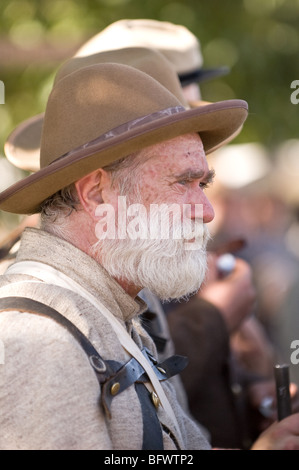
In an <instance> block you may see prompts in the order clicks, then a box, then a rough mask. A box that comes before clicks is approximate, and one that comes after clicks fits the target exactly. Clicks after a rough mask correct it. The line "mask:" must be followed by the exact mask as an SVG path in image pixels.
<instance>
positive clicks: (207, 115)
mask: <svg viewBox="0 0 299 470" xmlns="http://www.w3.org/2000/svg"><path fill="white" fill-rule="evenodd" d="M247 114H248V105H247V103H246V101H243V100H227V101H221V102H217V103H213V104H210V105H206V106H201V107H198V108H194V109H188V110H185V111H182V112H179V113H176V114H173V115H169V116H167V117H163V118H160V119H155V120H153V121H150V122H148V123H146V124H143V125H140V126H138V127H135V128H133V129H129V130H127V131H126V132H124V133H123V134H120V135H116V136H114V137H111V138H109V139H108V140H103V141H98V142H97V143H95V144H94V145H90V146H88V147H87V148H84V146H83V147H80V148H79V149H75V150H73V151H72V152H70V153H69V154H68V155H67V156H64V157H61V158H59V159H58V160H56V161H54V162H53V163H51V164H50V165H49V166H47V167H45V168H42V169H40V170H39V171H37V172H36V173H33V174H31V175H29V176H28V177H27V178H24V179H22V180H21V181H18V182H17V183H15V184H14V185H12V186H11V187H9V188H7V189H6V190H5V191H3V192H2V193H0V209H1V210H4V211H7V212H12V213H16V214H32V213H36V212H39V211H40V206H41V204H42V202H43V201H44V200H45V199H47V198H48V197H49V196H51V195H52V194H54V193H56V192H57V191H59V190H60V189H62V188H64V187H66V186H68V185H69V184H71V183H74V182H75V181H77V180H79V179H80V178H82V177H83V176H85V175H87V174H88V173H91V172H92V171H94V170H96V169H97V168H102V167H104V166H105V165H108V164H109V163H112V162H113V161H116V160H118V159H120V158H122V157H125V156H127V155H129V154H131V153H133V152H136V151H138V150H141V149H142V148H145V147H148V146H150V145H153V144H156V143H159V142H162V141H166V140H169V139H172V138H175V137H178V136H180V135H183V134H187V133H191V132H197V133H199V135H200V137H201V139H202V141H203V145H204V148H205V152H206V153H207V154H208V153H211V152H213V151H214V150H215V149H216V148H219V146H221V144H222V143H223V144H224V143H226V142H227V141H228V139H229V137H230V136H231V135H234V134H235V133H236V131H237V130H238V129H239V128H240V126H242V124H243V123H244V121H245V120H246V118H247Z"/></svg>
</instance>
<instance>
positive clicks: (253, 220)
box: [0, 0, 299, 383]
mask: <svg viewBox="0 0 299 470" xmlns="http://www.w3.org/2000/svg"><path fill="white" fill-rule="evenodd" d="M134 18H150V19H157V20H161V21H169V22H172V23H176V24H181V25H184V26H186V27H187V28H188V29H190V30H191V31H192V32H193V33H194V34H195V35H196V36H197V37H198V38H199V40H200V43H201V49H202V54H203V58H204V66H205V67H206V68H208V67H218V66H222V65H224V66H228V67H230V69H231V71H230V73H229V74H228V75H226V76H223V77H221V78H218V79H215V80H212V81H208V82H203V83H202V84H201V92H202V96H203V99H205V100H207V101H219V100H225V99H232V98H241V99H245V100H246V101H247V102H248V103H249V110H250V114H249V117H248V120H247V122H246V124H245V126H244V129H243V131H242V132H241V134H240V135H239V136H237V138H236V139H235V141H234V145H238V146H240V147H234V148H235V149H237V152H235V153H236V155H237V159H236V160H234V158H232V159H230V160H229V161H228V163H225V164H224V168H223V164H222V166H221V164H220V166H219V162H218V163H217V159H215V161H214V163H213V164H214V165H215V167H216V175H218V176H219V178H218V183H217V185H216V186H215V188H214V189H213V190H212V192H211V198H212V199H213V202H214V203H215V207H216V211H217V217H216V219H215V223H214V226H213V228H212V231H214V236H215V240H216V241H217V240H218V239H219V240H220V239H225V238H230V237H234V236H237V235H238V236H241V237H245V238H246V240H247V248H246V250H247V251H246V250H245V251H244V253H241V255H242V256H244V257H245V258H246V259H248V260H249V261H250V262H251V263H252V265H253V267H254V270H255V271H254V272H255V278H256V282H257V285H258V287H259V291H260V292H261V294H260V299H259V305H260V308H259V311H257V312H256V313H257V314H258V315H259V316H260V318H261V319H262V320H263V322H264V324H265V325H266V327H267V328H269V331H270V330H271V328H272V317H276V316H277V317H278V318H281V310H282V309H283V310H284V311H286V310H287V309H288V308H289V307H290V305H291V304H290V301H289V299H291V297H289V293H291V292H293V297H292V299H295V300H292V302H293V303H292V305H293V306H294V307H293V308H294V309H296V308H297V300H296V295H297V296H298V292H299V288H298V285H299V284H298V282H299V281H298V262H299V244H298V240H299V228H298V227H299V225H298V218H299V209H298V208H299V192H298V188H299V165H298V152H299V145H298V142H297V139H298V138H299V104H298V105H296V104H293V103H292V102H291V94H292V93H293V92H294V89H292V88H291V84H292V82H293V81H294V80H299V64H298V62H299V61H298V55H299V28H298V26H299V0H262V1H261V0H239V1H235V0H226V1H225V2H224V1H221V0H209V2H207V1H203V0H176V1H174V0H162V1H161V0H143V1H140V0H85V1H84V2H83V1H81V0H51V1H49V0H1V13H0V80H1V81H2V82H3V83H4V85H5V103H4V104H0V156H2V157H3V145H4V142H5V139H6V138H7V136H8V134H9V133H10V132H11V131H12V130H13V129H14V127H15V126H16V125H17V124H19V123H20V122H21V121H23V120H25V119H27V118H29V117H31V116H34V115H35V114H38V113H40V112H42V111H44V109H45V105H46V101H47V98H48V95H49V92H50V89H51V87H52V83H53V78H54V75H55V72H56V70H57V68H58V66H59V65H60V64H61V63H62V62H63V61H64V60H66V59H68V58H70V57H71V56H72V55H73V54H74V53H75V52H76V51H77V50H78V48H79V47H80V46H81V45H82V44H83V43H84V42H85V41H87V40H88V39H89V38H90V37H92V36H93V35H95V34H96V33H98V32H99V31H101V30H102V29H104V28H105V27H106V26H108V25H109V24H110V23H112V22H115V21H117V20H120V19H134ZM297 97H298V98H299V92H298V95H297ZM248 143H249V144H253V146H251V147H250V148H248V147H247V144H248ZM243 145H244V146H245V147H242V146H243ZM243 151H244V152H245V153H244V155H245V154H246V155H249V164H248V165H249V166H247V164H245V163H244V165H243V167H242V168H239V167H238V166H237V164H238V163H239V162H240V161H241V160H240V158H238V156H240V155H241V154H242V152H243ZM1 154H2V155H1ZM252 155H254V159H253V158H252ZM1 160H2V163H3V166H2V167H1V168H0V171H1V178H0V183H1V184H0V189H3V188H4V187H6V186H7V185H8V184H10V182H11V180H10V178H12V179H14V178H18V177H20V176H22V174H20V171H16V172H15V173H14V174H13V175H12V172H11V168H10V170H9V171H6V162H5V161H4V159H3V158H0V161H1ZM242 161H243V160H242ZM253 161H254V162H255V163H254V165H255V166H254V167H253V166H252V162H253ZM222 162H226V160H225V159H224V157H223V158H222ZM244 162H248V160H246V159H244ZM217 165H218V166H217ZM232 175H240V178H237V181H235V178H232ZM244 175H245V178H244ZM0 216H1V217H0V224H1V226H0V228H1V230H2V231H1V232H0V233H1V235H2V234H3V236H4V237H5V236H6V235H7V233H8V232H9V230H11V229H12V228H13V227H15V225H16V224H17V223H18V222H19V218H18V217H16V216H11V215H9V214H4V213H2V214H1V213H0ZM294 296H295V297H294ZM285 302H286V303H287V306H285ZM298 302H299V300H298ZM291 315H292V316H291ZM290 316H291V318H292V319H293V318H295V320H294V322H295V323H296V322H297V319H296V315H295V316H294V311H292V313H290ZM270 317H271V318H270ZM292 321H293V320H292ZM298 323H299V322H298ZM288 325H289V326H290V325H291V320H290V321H289V323H288ZM279 328H280V327H279ZM293 328H294V327H293ZM296 328H297V323H296ZM297 329H298V335H297V336H298V338H297V339H299V327H298V328H297ZM270 334H272V332H271V331H270ZM286 334H287V333H286ZM287 344H288V345H289V344H290V343H289V339H287ZM285 352H286V354H285V357H286V359H288V358H289V346H288V347H287V349H285ZM298 368H299V366H298ZM296 371H297V368H296ZM298 375H299V374H298ZM298 383H299V377H298Z"/></svg>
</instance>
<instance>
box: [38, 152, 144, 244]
mask: <svg viewBox="0 0 299 470" xmlns="http://www.w3.org/2000/svg"><path fill="white" fill-rule="evenodd" d="M138 156H139V152H136V153H134V154H131V155H129V156H127V157H123V158H121V159H119V160H117V161H115V162H113V163H111V164H109V165H106V166H104V167H103V169H104V170H105V171H107V172H109V173H110V174H111V179H112V181H111V186H112V187H117V188H118V190H119V192H120V195H126V194H129V193H130V194H131V193H132V192H134V193H135V194H137V191H138V188H137V186H136V179H135V178H136V176H137V175H136V173H137V170H138V168H139V167H140V165H141V163H142V162H141V160H140V159H139V158H138ZM134 181H135V182H134ZM80 209H81V204H80V201H79V197H78V194H77V190H76V187H75V183H72V184H70V185H69V186H66V187H65V188H63V189H61V190H60V191H58V192H56V193H55V194H53V195H52V196H50V197H49V198H48V199H46V200H45V201H44V202H43V203H42V205H41V228H42V229H43V230H46V231H49V232H52V233H53V232H55V233H56V234H57V235H59V233H58V232H61V233H60V236H62V231H63V225H64V224H65V221H66V218H67V217H69V216H70V215H71V214H72V212H73V211H78V210H80ZM62 238H64V237H63V236H62Z"/></svg>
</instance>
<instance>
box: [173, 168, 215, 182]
mask: <svg viewBox="0 0 299 470" xmlns="http://www.w3.org/2000/svg"><path fill="white" fill-rule="evenodd" d="M172 176H173V177H174V178H175V179H176V180H184V179H186V180H197V179H204V180H205V181H207V182H209V183H211V182H212V181H213V179H214V177H215V170H213V169H211V170H209V171H208V172H205V171H204V170H199V171H194V170H186V171H184V172H183V173H177V174H174V175H172Z"/></svg>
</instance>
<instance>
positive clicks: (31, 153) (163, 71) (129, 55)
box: [4, 47, 242, 172]
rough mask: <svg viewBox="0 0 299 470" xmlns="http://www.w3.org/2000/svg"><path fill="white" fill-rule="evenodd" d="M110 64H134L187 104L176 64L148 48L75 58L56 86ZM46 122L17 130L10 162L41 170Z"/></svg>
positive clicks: (36, 119) (10, 142)
mask: <svg viewBox="0 0 299 470" xmlns="http://www.w3.org/2000/svg"><path fill="white" fill-rule="evenodd" d="M109 62H113V63H119V64H124V65H130V66H132V67H134V68H137V69H138V70H141V71H142V72H145V73H147V74H149V75H150V76H151V77H153V78H155V79H156V80H158V82H160V83H161V84H162V85H164V86H165V87H166V88H168V90H169V91H170V92H171V93H173V94H174V95H175V96H176V97H177V98H178V99H179V101H181V102H182V103H185V98H184V94H183V91H182V87H181V85H180V81H179V78H178V76H177V73H176V72H175V68H174V66H173V64H172V63H170V62H169V60H168V59H166V57H165V56H164V55H163V54H162V53H160V52H159V51H158V50H156V49H150V48H145V47H128V48H122V49H119V50H115V49H113V50H110V51H103V52H99V53H96V54H92V55H89V56H82V57H81V56H78V57H73V58H71V59H69V60H68V61H66V62H65V63H64V64H62V66H61V67H60V68H59V69H58V71H57V73H56V76H55V79H54V84H55V83H57V81H58V80H60V79H62V78H64V77H65V76H66V75H68V74H69V73H71V72H74V71H75V70H79V69H80V68H83V67H86V66H88V65H93V64H99V63H109ZM207 104H211V103H208V102H204V101H196V102H192V103H188V106H189V107H198V106H202V105H207ZM186 106H187V103H186ZM43 121H44V113H40V114H38V115H36V116H33V117H31V118H29V119H27V120H25V121H24V122H22V123H21V124H19V125H18V126H17V127H16V128H15V129H14V131H13V132H12V133H11V134H10V135H9V136H8V138H7V140H6V142H5V145H4V152H5V155H6V157H7V159H8V160H9V161H10V162H11V163H12V164H13V165H15V166H17V167H18V168H21V169H22V170H26V171H30V172H35V171H38V170H39V169H40V142H41V134H42V127H43ZM241 128H242V126H241V127H240V128H239V129H238V130H237V131H236V133H235V135H232V136H230V137H229V138H228V142H229V141H230V140H232V139H233V138H235V137H236V135H237V134H239V132H240V131H241ZM222 145H223V144H222Z"/></svg>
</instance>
